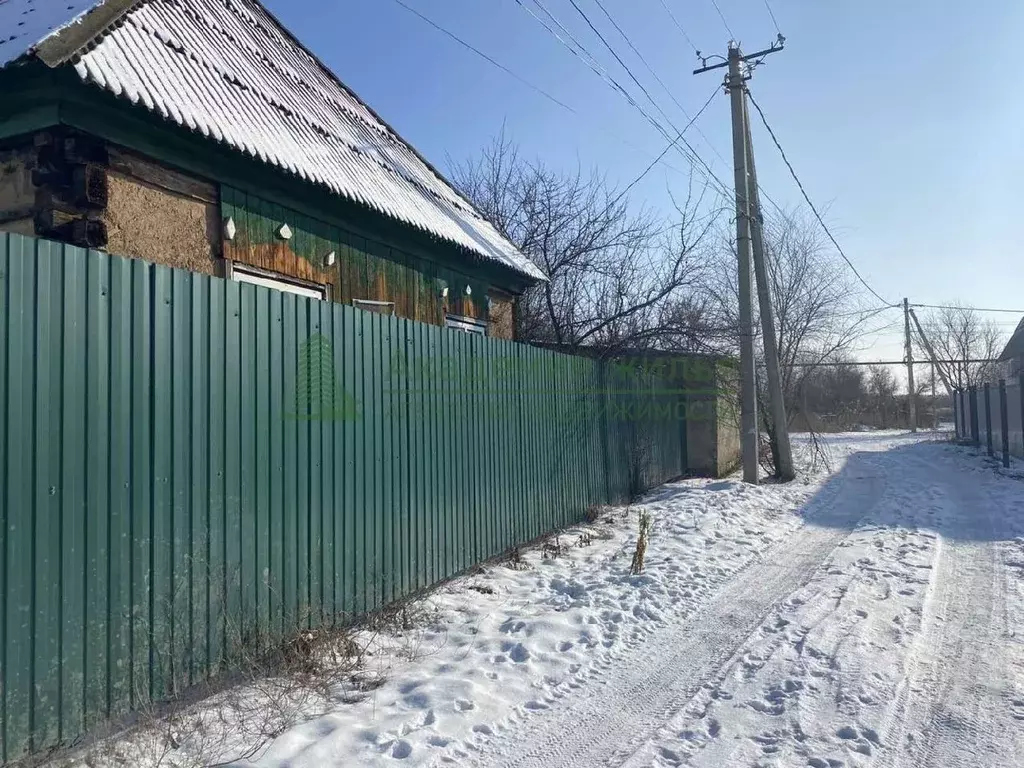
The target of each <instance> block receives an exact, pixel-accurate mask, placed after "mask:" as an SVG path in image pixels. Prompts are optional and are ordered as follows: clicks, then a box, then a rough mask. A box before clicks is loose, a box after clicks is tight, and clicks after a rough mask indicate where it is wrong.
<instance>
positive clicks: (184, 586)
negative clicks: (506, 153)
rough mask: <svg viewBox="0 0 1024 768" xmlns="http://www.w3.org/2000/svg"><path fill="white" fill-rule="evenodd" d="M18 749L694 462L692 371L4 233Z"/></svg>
mask: <svg viewBox="0 0 1024 768" xmlns="http://www.w3.org/2000/svg"><path fill="white" fill-rule="evenodd" d="M0 339H2V343H0V502H2V504H0V507H2V509H0V653H2V657H0V662H2V663H0V758H2V760H4V761H11V760H16V759H19V758H21V757H23V756H25V755H27V754H30V753H34V752H39V751H41V750H45V749H48V748H51V747H53V746H55V745H61V744H69V743H72V742H74V740H76V739H77V738H79V737H80V736H81V735H82V734H83V733H85V732H86V731H87V730H89V729H90V728H93V727H96V726H98V725H101V724H103V723H104V722H105V721H107V720H108V719H110V718H119V717H121V716H123V715H126V714H127V713H129V712H131V711H133V710H135V709H137V708H138V707H139V706H141V705H144V704H145V703H146V702H149V701H152V700H160V699H163V698H166V697H167V696H169V695H171V694H174V693H177V692H179V691H181V690H183V689H184V688H186V687H188V686H189V685H192V684H195V683H196V682H198V681H201V680H204V679H207V678H209V677H211V676H213V675H215V674H216V673H217V672H218V671H220V670H222V669H223V668H224V667H225V666H226V665H227V664H228V663H229V662H230V660H231V659H232V658H234V656H235V655H236V652H237V651H238V650H239V648H240V646H241V645H243V644H245V645H248V646H255V647H256V648H257V649H269V648H272V647H274V646H275V645H276V644H279V643H280V642H281V641H282V640H283V639H284V638H286V637H287V636H288V635H289V634H290V633H291V632H293V631H295V630H296V629H297V628H300V627H305V626H310V625H315V624H318V623H321V622H327V623H334V622H337V621H343V620H346V619H347V618H348V617H352V616H356V615H359V614H362V613H365V612H367V611H372V610H374V609H376V608H378V607H380V606H382V605H384V604H386V603H388V602H390V601H393V600H395V599H397V598H400V597H402V596H404V595H408V594H410V593H413V592H415V591H416V590H418V589H421V588H423V587H426V586H428V585H431V584H434V583H436V582H438V581H440V580H443V579H445V578H447V577H450V576H452V575H454V574H457V573H459V572H460V571H463V570H464V569H466V568H468V567H469V566H471V565H472V564H474V563H477V562H479V561H481V560H484V559H486V558H488V557H491V556H494V555H498V554H500V553H501V552H503V551H506V550H508V549H509V548H511V547H513V546H515V545H517V544H519V543H522V542H525V541H528V540H530V539H533V538H535V537H537V536H539V535H541V534H544V533H545V532H548V531H551V530H553V529H555V528H558V527H559V526H563V525H566V524H569V523H571V522H573V521H577V520H579V519H580V518H581V517H582V516H583V515H584V513H585V511H586V510H587V508H588V507H589V506H591V505H593V504H595V503H604V502H615V501H619V500H623V499H625V498H627V497H628V496H629V495H630V494H631V493H634V492H637V491H639V490H642V489H645V488H649V487H652V486H654V485H657V484H659V483H661V482H664V481H665V480H668V479H670V478H673V477H675V476H678V475H680V474H682V473H683V472H684V471H685V467H686V444H685V430H684V429H683V426H684V424H683V419H684V411H685V405H686V396H685V395H684V394H683V393H682V392H681V391H680V390H679V389H678V383H677V379H673V378H672V377H671V376H669V375H668V374H666V373H664V372H662V371H660V370H655V369H644V368H642V367H639V368H638V367H636V366H625V365H616V364H612V363H606V362H600V361H596V360H591V359H585V358H579V357H570V356H566V355H562V354H557V353H554V352H550V351H546V350H542V349H535V348H531V347H528V346H524V345H521V344H516V343H513V342H507V341H502V340H496V339H490V338H483V337H479V336H475V335H470V334H465V333H459V332H454V331H450V330H446V329H442V328H437V327H434V326H431V325H424V324H418V323H414V322H411V321H407V320H403V319H399V318H393V317H386V316H383V315H380V314H374V313H370V312H364V311H362V310H358V309H354V308H351V307H347V306H341V305H338V304H332V303H328V302H320V301H314V300H308V299H304V298H301V297H296V296H292V295H289V294H285V293H280V292H277V291H273V290H269V289H266V288H261V287H255V286H251V285H245V284H240V283H234V282H229V281H224V280H221V279H217V278H212V277H207V276H204V275H199V274H194V273H190V272H184V271H178V270H173V269H170V268H166V267H161V266H154V265H151V264H148V263H145V262H142V261H138V260H128V259H122V258H119V257H116V256H110V255H107V254H103V253H97V252H92V251H85V250H81V249H76V248H71V247H65V246H62V245H59V244H55V243H50V242H47V241H42V240H35V239H32V238H26V237H20V236H16V235H3V234H0Z"/></svg>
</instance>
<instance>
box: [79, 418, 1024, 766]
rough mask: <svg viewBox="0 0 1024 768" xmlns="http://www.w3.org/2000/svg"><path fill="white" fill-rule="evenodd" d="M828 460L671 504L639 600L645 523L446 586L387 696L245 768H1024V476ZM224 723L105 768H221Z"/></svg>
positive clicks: (680, 492)
mask: <svg viewBox="0 0 1024 768" xmlns="http://www.w3.org/2000/svg"><path fill="white" fill-rule="evenodd" d="M830 445H831V453H832V459H833V461H832V465H831V467H830V470H829V471H825V470H823V469H821V468H819V469H817V470H814V469H811V468H810V467H808V466H806V465H805V466H804V472H803V473H802V479H801V480H798V481H797V482H795V483H790V484H787V485H769V484H766V485H762V486H760V487H757V488H753V487H750V486H745V485H743V484H741V483H738V482H736V481H735V480H719V481H714V480H687V481H682V482H679V483H674V484H670V485H668V486H665V487H664V488H662V489H659V490H658V491H657V492H655V493H654V494H652V495H651V496H649V497H648V498H647V499H645V500H644V501H643V502H642V504H641V506H642V508H643V509H645V510H647V511H648V512H649V513H650V515H651V516H652V518H653V520H654V528H653V533H652V537H651V541H650V543H649V545H648V551H647V565H646V568H645V571H644V574H643V575H641V576H631V575H629V572H628V571H629V562H630V556H631V553H632V550H633V547H634V543H635V539H636V520H637V512H638V509H637V508H631V509H627V510H624V509H618V510H609V511H608V512H607V513H606V514H605V515H604V516H603V517H602V520H601V521H600V522H598V523H597V524H595V525H593V526H581V527H580V528H578V529H575V530H572V531H568V532H565V533H563V534H562V535H561V537H560V542H561V545H562V546H560V547H554V548H552V547H548V548H547V550H544V549H541V548H536V549H534V550H531V551H529V552H524V553H523V560H522V562H520V563H516V564H510V563H506V564H500V563H499V564H494V565H490V566H488V567H486V568H484V569H482V570H480V571H479V572H477V573H475V574H473V575H471V576H468V577H465V578H463V579H460V580H457V581H456V582H454V583H452V584H450V585H447V586H445V587H444V588H442V589H441V590H439V591H438V592H437V593H435V594H434V595H433V596H432V597H431V598H430V599H429V600H428V605H429V606H430V616H432V618H431V619H430V621H429V622H427V623H426V624H425V625H423V626H421V627H419V628H418V629H417V630H414V631H413V632H411V633H408V634H405V633H400V634H399V635H398V636H397V637H391V638H386V640H387V642H383V643H378V644H377V645H374V646H373V649H374V653H373V656H371V657H368V658H369V662H370V665H371V667H376V668H377V669H379V670H380V671H382V672H385V673H386V675H387V678H388V679H387V682H385V683H384V684H383V685H382V686H380V687H379V688H376V689H375V690H373V691H369V692H366V693H364V694H359V693H358V692H357V691H352V690H347V691H345V692H344V694H343V695H342V694H339V702H338V704H337V705H336V706H335V707H334V708H333V709H332V711H330V713H329V714H326V715H321V714H316V715H315V716H314V715H313V713H307V715H306V716H301V715H300V716H297V717H295V718H294V720H293V722H294V725H292V726H291V727H290V728H288V729H287V730H285V732H284V733H282V734H281V735H280V736H278V737H277V738H275V739H274V740H273V741H272V742H270V743H269V744H268V745H267V746H266V748H265V749H264V748H261V749H260V750H259V752H258V754H255V755H253V756H252V757H251V758H250V761H237V762H235V763H233V764H234V765H237V766H253V765H258V766H266V767H267V768H314V767H317V768H319V767H320V766H339V767H341V766H356V765H358V766H363V765H382V766H383V765H415V766H434V767H436V768H441V767H442V766H453V765H454V766H472V767H474V768H497V767H499V766H502V767H503V766H507V767H509V768H512V767H515V768H534V767H536V768H540V767H542V766H543V768H561V767H563V766H564V767H565V768H591V767H592V766H627V767H628V768H641V767H646V766H693V767H694V768H697V767H701V766H704V767H710V766H765V767H767V766H780V767H781V766H787V767H788V766H794V767H796V766H800V767H803V766H811V768H839V766H864V767H867V766H877V767H878V768H912V767H913V768H917V767H918V766H925V767H928V766H931V767H933V768H958V767H960V766H963V767H964V768H967V767H968V766H970V767H971V768H995V767H996V766H1015V765H1020V766H1024V482H1022V477H1024V472H1021V471H1020V469H1021V468H1018V470H1017V474H1018V475H1020V476H1017V477H1015V476H1012V473H1011V474H1010V475H1008V474H1006V473H1003V472H1001V471H999V470H998V469H997V468H995V467H994V466H993V465H992V463H990V462H988V461H986V460H985V459H983V458H980V457H978V456H975V455H974V454H973V453H972V452H970V451H967V450H965V449H961V448H957V447H954V446H952V445H949V444H948V443H944V442H940V441H934V440H929V438H927V437H926V436H922V437H914V436H909V435H897V434H892V433H889V434H870V435H860V434H858V435H841V436H836V437H835V438H832V439H831V440H830ZM797 448H798V451H800V452H801V453H803V454H804V458H805V459H806V455H807V451H806V448H807V446H806V444H801V443H800V441H797ZM512 565H515V566H516V567H511V566H512ZM341 698H344V699H345V703H342V702H341V701H340V699H341ZM202 706H203V705H200V708H199V711H200V712H202V711H203V710H202ZM209 711H212V712H215V711H216V710H215V709H214V710H209ZM187 719H188V718H187V717H186V718H183V719H182V720H180V721H179V722H187ZM214 720H215V718H213V717H211V716H209V715H206V722H207V726H206V728H204V729H203V731H202V739H197V738H195V737H190V736H189V734H188V733H187V732H184V733H179V734H178V736H177V738H176V743H175V745H174V748H173V749H171V750H169V751H168V749H167V748H166V747H165V748H164V749H163V750H162V751H159V750H157V751H159V754H160V755H161V758H160V759H161V760H163V762H160V761H158V760H153V759H151V758H150V755H152V754H154V750H153V749H152V747H151V746H150V745H151V744H152V741H147V740H146V739H145V738H142V737H136V744H137V745H138V748H137V749H135V750H134V751H133V750H132V749H131V748H130V747H131V738H130V737H129V738H128V739H126V740H122V741H121V742H119V743H118V745H117V749H115V750H112V751H111V750H108V753H107V754H111V753H116V754H120V755H122V756H123V757H122V758H120V759H118V760H111V759H105V760H104V759H93V760H91V761H90V762H89V763H88V764H89V765H90V766H109V765H118V766H120V765H129V764H130V765H132V766H146V765H152V766H156V765H181V766H186V765H187V766H192V765H199V764H206V763H208V762H214V761H213V760H209V759H208V755H205V756H204V759H202V760H200V759H198V756H197V752H196V748H195V746H194V745H195V744H196V743H197V741H205V742H206V743H209V742H210V736H211V731H210V730H209V728H210V725H209V724H210V723H211V722H213V721H214ZM150 738H152V737H150ZM214 741H216V739H214ZM229 745H230V740H228V741H226V742H224V748H223V750H222V752H223V754H222V755H220V757H221V758H222V759H223V760H224V761H228V760H229V759H231V750H230V749H228V746H229ZM190 750H191V752H190Z"/></svg>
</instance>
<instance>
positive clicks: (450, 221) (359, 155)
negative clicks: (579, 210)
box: [0, 0, 544, 338]
mask: <svg viewBox="0 0 1024 768" xmlns="http://www.w3.org/2000/svg"><path fill="white" fill-rule="evenodd" d="M0 92H2V93H3V94H4V95H3V109H2V112H0V230H7V231H13V232H19V233H21V234H29V235H35V236H39V237H45V238H50V239H56V240H60V241H63V242H66V243H70V244H73V245H78V246H82V247H89V248H101V249H106V250H108V251H109V252H111V253H116V254H121V255H125V256H133V257H140V258H143V259H146V260H148V261H152V262H157V263H161V264H166V265H170V266H174V267H180V268H184V269H189V270H192V271H196V272H202V273H206V274H213V275H218V276H221V277H224V278H228V279H233V280H238V281H245V282H251V283H257V284H260V285H267V286H272V287H275V288H279V289H281V290H286V291H291V292H294V293H300V294H302V295H305V296H310V297H315V298H319V299H324V300H331V301H336V302H344V303H351V304H355V305H357V306H360V307H362V308H364V309H369V310H372V311H383V312H387V313H393V314H396V315H399V316H402V317H407V318H412V319H415V320H419V321H422V322H427V323H433V324H437V325H448V326H449V327H455V328H459V329H461V330H466V331H471V332H476V333H484V332H486V333H488V334H489V335H493V336H498V337H503V338H511V336H512V328H513V323H512V309H513V304H514V301H515V297H516V296H517V295H518V294H520V293H522V291H524V290H525V289H526V288H527V287H529V286H530V285H531V284H534V283H536V282H537V281H540V280H543V279H544V275H543V273H542V272H541V271H540V270H539V269H538V268H537V267H536V266H535V265H534V264H533V263H532V262H530V261H529V259H527V258H526V257H525V256H524V255H523V254H522V253H520V252H519V251H518V250H517V249H516V248H515V247H514V246H513V245H512V244H511V243H510V242H509V241H508V240H507V239H506V238H505V237H504V236H502V235H501V234H500V233H499V232H498V231H497V230H496V229H495V228H494V227H493V226H491V224H490V223H488V222H487V221H486V220H484V219H483V217H482V216H481V215H480V214H479V213H478V212H477V211H476V210H475V209H474V207H473V206H472V204H471V203H469V202H468V201H467V200H466V199H465V198H464V197H463V196H462V195H460V194H459V192H458V191H456V190H455V189H454V188H453V187H452V185H451V184H450V183H449V182H448V181H447V180H446V179H445V178H444V177H443V176H442V175H441V174H440V173H439V172H438V171H437V170H436V169H435V168H433V167H432V166H431V165H430V163H429V162H428V161H427V160H426V159H424V158H423V157H422V156H421V155H420V154H418V153H417V152H416V150H415V149H414V148H413V147H412V146H410V145H409V144H408V143H407V142H405V141H404V140H403V139H402V138H401V137H400V136H399V135H398V134H397V133H396V132H395V131H394V130H393V129H392V128H391V127H390V126H389V125H388V124H387V123H386V122H384V121H383V120H382V119H381V118H380V117H379V116H378V115H377V114H376V113H374V111H373V110H372V109H371V108H370V107H369V106H367V105H366V104H365V103H364V102H362V101H361V100H360V99H359V98H358V97H357V96H356V95H355V94H354V93H353V92H352V91H351V90H349V89H348V88H347V87H346V86H345V85H344V84H343V83H342V82H341V81H340V80H338V79H337V78H336V77H335V76H334V75H333V74H332V73H331V71H330V70H329V69H328V68H327V67H326V66H324V64H323V63H321V62H320V61H319V60H318V59H317V58H316V56H315V55H314V54H312V53H311V52H310V51H308V50H307V49H306V48H304V47H303V46H302V44H301V43H300V42H299V41H297V40H296V39H295V38H294V37H292V36H291V35H290V34H289V33H288V31H287V30H286V29H284V28H283V27H282V26H281V24H280V23H279V22H278V21H277V20H276V19H275V18H274V17H273V16H272V15H271V14H270V13H269V12H268V11H267V10H266V9H265V8H264V7H263V6H262V5H260V3H259V2H257V1H256V0H61V2H48V0H6V2H0Z"/></svg>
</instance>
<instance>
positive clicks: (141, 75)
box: [0, 0, 544, 279]
mask: <svg viewBox="0 0 1024 768" xmlns="http://www.w3.org/2000/svg"><path fill="white" fill-rule="evenodd" d="M105 1H106V0H57V1H56V2H54V0H0V30H3V32H0V35H2V34H5V33H6V30H7V29H8V28H15V27H16V24H17V22H20V21H21V20H22V19H23V18H24V19H30V20H31V21H26V22H25V23H24V27H25V30H24V31H23V32H21V33H17V34H16V36H15V37H13V38H12V39H11V40H9V41H8V42H6V43H4V44H3V46H2V47H0V66H3V65H4V64H7V63H9V62H11V61H13V60H14V59H15V58H18V57H20V56H22V55H23V54H25V53H28V52H31V51H32V50H33V49H34V48H35V47H36V46H38V45H39V44H40V43H42V42H43V41H44V40H45V39H46V38H48V37H50V36H51V35H52V34H53V32H54V31H56V30H59V29H60V28H61V27H64V26H66V25H68V24H70V23H71V22H73V21H75V20H76V19H78V18H79V17H80V16H81V15H82V14H83V13H84V12H85V11H88V10H90V9H91V8H93V7H97V6H100V5H102V4H103V2H105ZM74 68H75V70H76V72H78V74H79V76H81V78H82V79H83V80H84V81H85V82H89V83H93V84H95V85H97V86H99V87H101V88H104V89H106V90H108V91H110V92H111V93H113V94H115V95H117V96H120V97H122V98H125V99H128V100H129V101H131V102H132V103H133V104H138V105H139V106H142V107H145V108H146V109H149V110H151V111H153V112H156V113H157V114H159V115H160V116H161V117H163V118H164V119H166V120H169V121H171V122H174V123H177V124H178V125H180V126H182V127H185V128H187V129H189V130H191V131H194V132H196V133H200V134H202V135H203V136H205V137H207V138H210V139H212V140H214V141H218V142H222V143H224V144H228V145H230V146H231V147H234V148H236V149H238V150H240V151H242V152H245V153H247V154H249V155H251V156H252V157H254V158H257V159H259V160H261V161H263V162H266V163H269V164H271V165H275V166H277V167H279V168H282V169H284V170H286V171H289V172H291V173H293V174H295V175H297V176H299V177H300V178H302V179H304V180H306V181H308V182H311V183H314V184H318V185H321V186H324V187H327V188H328V189H330V190H332V191H333V192H336V193H338V194H340V195H343V196H345V197H347V198H349V199H351V200H354V201H356V202H358V203H361V204H363V205H365V206H367V207H369V208H372V209H374V210H377V211H379V212H380V213H383V214H385V215H387V216H390V217H392V218H394V219H398V220H400V221H403V222H405V223H407V224H411V225H413V226H415V227H417V228H419V229H421V230H423V231H426V232H428V233H430V234H432V235H435V236H437V237H439V238H442V239H444V240H447V241H449V242H451V243H455V244H457V245H460V246H462V247H464V248H466V249H468V250H470V251H472V252H473V253H475V254H476V255H478V256H480V257H483V258H484V259H487V260H490V261H492V262H497V263H499V264H502V265H504V266H506V267H509V268H511V269H513V270H515V271H516V272H518V273H520V274H522V275H525V276H528V277H530V278H533V279H544V274H543V272H541V270H540V269H539V268H538V267H537V266H536V265H534V264H533V263H532V262H531V261H530V260H529V259H528V258H526V256H524V255H523V254H522V253H520V252H519V250H518V249H517V248H516V247H515V246H514V245H512V243H510V242H509V241H508V240H507V239H506V238H505V237H504V236H503V235H501V234H500V233H499V232H498V231H497V230H496V229H495V228H494V227H493V226H492V225H491V224H490V223H489V222H487V221H486V220H485V219H484V218H483V217H482V216H480V214H479V213H478V212H477V211H476V210H475V208H474V207H473V206H472V204H470V203H469V202H468V201H467V200H466V199H465V198H463V197H462V196H461V195H460V194H459V193H458V192H456V191H455V190H454V189H453V188H452V186H451V185H450V184H449V183H448V182H447V181H446V180H445V179H444V178H442V177H441V176H440V174H438V173H437V171H435V170H434V169H433V168H431V167H430V165H429V164H428V163H427V162H426V161H425V160H424V159H423V158H422V157H421V156H420V155H419V154H418V153H417V152H416V151H415V150H414V149H413V148H412V147H410V146H409V145H408V144H406V143H405V142H404V141H403V140H402V139H401V138H400V137H399V136H398V134H396V133H395V132H394V131H393V130H392V129H391V127H390V126H388V125H387V124H386V123H384V121H383V120H381V119H380V118H379V117H377V115H376V114H375V113H374V112H373V111H372V110H371V109H370V108H369V107H367V106H366V105H365V104H364V103H363V102H362V101H360V100H359V98H358V97H357V96H356V95H355V94H354V93H352V91H350V90H349V89H348V88H346V87H345V86H344V85H343V84H342V83H341V82H340V81H338V80H337V79H336V78H335V77H334V75H332V74H331V72H330V71H329V70H327V68H326V67H324V66H323V65H322V64H321V63H320V62H319V61H318V60H317V59H316V58H315V57H313V56H312V55H311V54H310V53H309V52H308V51H306V49H305V48H303V47H302V46H301V45H300V44H299V43H298V42H297V41H296V40H295V39H294V38H292V37H291V36H290V35H289V34H288V33H287V32H286V31H285V30H284V29H283V28H282V27H281V26H280V25H279V24H278V22H277V21H276V20H275V19H274V18H273V17H272V16H271V15H270V14H269V13H268V12H267V11H266V10H265V9H264V8H263V7H262V6H261V5H260V4H259V3H258V2H256V0H146V1H145V2H142V3H140V4H138V5H137V6H136V7H134V8H132V9H131V10H130V11H129V12H128V13H127V15H125V16H124V18H123V23H121V24H119V25H117V26H115V27H114V28H111V29H107V30H106V31H104V32H103V34H102V35H100V36H98V37H97V38H96V39H95V40H94V41H93V43H91V44H90V45H89V46H88V47H87V48H86V49H85V50H84V51H83V52H82V54H81V56H80V57H78V58H77V60H76V61H75V63H74Z"/></svg>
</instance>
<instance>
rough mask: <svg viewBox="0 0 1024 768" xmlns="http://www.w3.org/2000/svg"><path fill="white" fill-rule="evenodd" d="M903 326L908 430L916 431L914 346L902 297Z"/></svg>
mask: <svg viewBox="0 0 1024 768" xmlns="http://www.w3.org/2000/svg"><path fill="white" fill-rule="evenodd" d="M903 327H904V329H905V332H906V337H907V410H908V411H909V414H908V415H909V417H910V431H911V432H917V391H916V390H915V388H914V346H913V345H912V344H911V343H910V302H909V301H908V300H907V299H903Z"/></svg>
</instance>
